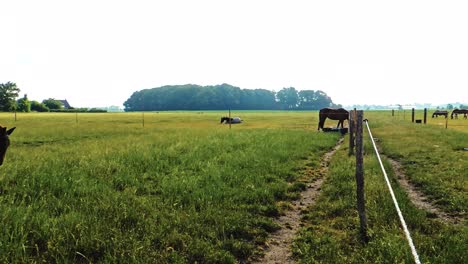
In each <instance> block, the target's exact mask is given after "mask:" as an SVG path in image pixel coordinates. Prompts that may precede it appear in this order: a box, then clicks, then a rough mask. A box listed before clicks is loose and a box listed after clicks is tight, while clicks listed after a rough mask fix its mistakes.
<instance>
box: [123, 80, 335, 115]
mask: <svg viewBox="0 0 468 264" xmlns="http://www.w3.org/2000/svg"><path fill="white" fill-rule="evenodd" d="M124 106H125V111H163V110H221V109H237V110H240V109H247V110H277V109H288V110H316V109H321V108H323V107H335V106H337V105H335V104H333V102H332V100H331V98H330V97H329V96H328V95H327V94H326V93H324V92H322V91H312V90H306V91H297V90H296V89H295V88H294V87H289V88H283V89H282V90H280V91H279V92H277V93H276V92H274V91H269V90H265V89H240V88H239V87H235V86H232V85H229V84H221V85H214V86H199V85H193V84H187V85H173V86H162V87H158V88H152V89H145V90H141V91H137V92H134V93H133V94H132V95H131V96H130V98H129V99H127V101H125V103H124Z"/></svg>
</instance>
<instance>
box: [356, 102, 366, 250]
mask: <svg viewBox="0 0 468 264" xmlns="http://www.w3.org/2000/svg"><path fill="white" fill-rule="evenodd" d="M363 116H364V112H363V111H362V110H360V111H358V112H357V117H356V121H357V122H356V127H355V129H356V193H357V209H358V214H359V223H360V228H359V231H360V234H361V238H362V239H363V240H364V241H365V242H368V241H369V237H368V236H367V218H366V201H365V197H364V153H363V149H364V148H363V133H362V130H363V129H362V126H363V124H362V123H363Z"/></svg>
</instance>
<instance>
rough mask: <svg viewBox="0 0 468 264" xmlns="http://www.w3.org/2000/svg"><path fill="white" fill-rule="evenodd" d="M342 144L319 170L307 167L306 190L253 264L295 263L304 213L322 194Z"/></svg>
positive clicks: (278, 220)
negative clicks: (293, 251)
mask: <svg viewBox="0 0 468 264" xmlns="http://www.w3.org/2000/svg"><path fill="white" fill-rule="evenodd" d="M342 142H343V138H341V139H340V140H339V141H338V143H337V144H336V145H335V147H334V148H333V149H332V150H330V151H329V152H327V153H325V155H324V156H323V157H322V159H321V160H320V167H319V168H314V167H311V166H307V167H306V168H305V169H304V170H303V172H302V173H303V175H304V179H303V180H304V182H305V183H306V185H307V188H306V190H304V191H303V192H302V193H301V198H300V199H299V200H296V201H293V202H292V204H291V208H290V210H288V211H286V212H285V213H284V215H283V216H281V217H279V218H278V219H277V220H276V223H277V224H278V225H279V226H280V229H279V230H278V231H277V232H275V233H273V234H272V235H271V236H270V238H269V239H268V241H267V242H266V246H267V248H266V249H265V255H264V256H263V257H262V258H261V259H259V260H257V261H254V262H253V263H277V264H280V263H281V264H285V263H294V260H293V259H292V258H291V244H292V242H293V240H294V237H295V235H296V233H297V231H298V230H299V228H300V227H301V226H302V222H301V217H302V212H303V211H305V210H306V209H307V207H309V206H311V205H312V204H313V203H314V202H315V199H316V198H317V196H318V195H319V193H320V188H321V186H322V183H323V181H324V177H325V175H326V174H327V172H328V164H329V163H330V159H331V157H332V156H333V154H334V153H335V152H336V151H337V150H338V149H339V148H340V146H341V143H342ZM311 175H315V177H313V179H311V177H310V176H311Z"/></svg>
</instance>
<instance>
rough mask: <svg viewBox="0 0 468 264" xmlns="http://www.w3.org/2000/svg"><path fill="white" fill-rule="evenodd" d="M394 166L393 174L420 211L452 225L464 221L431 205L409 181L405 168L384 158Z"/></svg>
mask: <svg viewBox="0 0 468 264" xmlns="http://www.w3.org/2000/svg"><path fill="white" fill-rule="evenodd" d="M384 157H385V158H386V159H387V160H388V161H389V162H390V164H391V165H392V169H393V172H394V173H395V176H396V179H397V180H398V183H399V184H400V186H401V187H403V189H404V190H405V192H406V193H407V194H408V197H409V199H410V200H411V202H412V203H413V204H414V205H415V206H416V207H417V208H419V209H421V210H425V211H427V212H429V213H430V214H432V215H434V216H435V217H436V218H438V219H439V220H441V221H443V222H447V223H451V224H460V223H462V222H463V221H464V219H463V217H458V216H455V215H449V214H447V213H446V212H444V211H442V210H441V209H439V208H438V207H436V206H435V205H433V204H431V203H430V199H429V198H428V197H427V196H425V195H424V194H423V193H422V192H421V191H420V190H418V188H417V187H415V186H414V185H413V184H411V182H410V181H409V180H408V177H407V176H406V174H405V173H404V172H403V166H402V165H401V163H400V162H398V161H396V160H394V159H392V158H390V157H387V156H384Z"/></svg>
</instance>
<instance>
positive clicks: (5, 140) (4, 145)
mask: <svg viewBox="0 0 468 264" xmlns="http://www.w3.org/2000/svg"><path fill="white" fill-rule="evenodd" d="M15 128H16V127H13V128H10V129H8V130H7V128H6V127H2V126H0V165H2V164H3V160H4V159H5V154H6V151H7V149H8V147H9V146H10V138H9V136H10V135H11V133H13V131H14V130H15Z"/></svg>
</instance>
